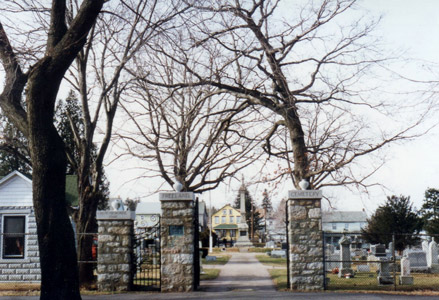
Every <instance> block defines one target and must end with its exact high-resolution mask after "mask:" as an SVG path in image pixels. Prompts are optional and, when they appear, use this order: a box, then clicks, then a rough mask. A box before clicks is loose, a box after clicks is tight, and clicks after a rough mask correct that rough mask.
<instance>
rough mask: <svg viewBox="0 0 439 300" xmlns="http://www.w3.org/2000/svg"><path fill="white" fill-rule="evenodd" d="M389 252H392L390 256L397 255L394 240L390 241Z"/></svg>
mask: <svg viewBox="0 0 439 300" xmlns="http://www.w3.org/2000/svg"><path fill="white" fill-rule="evenodd" d="M389 252H390V256H393V255H395V249H394V248H393V243H392V242H390V243H389Z"/></svg>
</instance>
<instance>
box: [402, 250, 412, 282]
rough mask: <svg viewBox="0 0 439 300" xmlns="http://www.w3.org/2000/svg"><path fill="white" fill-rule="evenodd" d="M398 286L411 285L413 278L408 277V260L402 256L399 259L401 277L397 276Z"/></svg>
mask: <svg viewBox="0 0 439 300" xmlns="http://www.w3.org/2000/svg"><path fill="white" fill-rule="evenodd" d="M399 284H400V285H412V284H413V276H411V275H410V259H409V258H408V257H407V256H404V257H403V258H402V259H401V276H399Z"/></svg>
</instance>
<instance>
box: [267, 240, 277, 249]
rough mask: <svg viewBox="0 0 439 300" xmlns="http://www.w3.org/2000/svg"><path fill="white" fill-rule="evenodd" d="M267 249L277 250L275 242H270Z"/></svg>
mask: <svg viewBox="0 0 439 300" xmlns="http://www.w3.org/2000/svg"><path fill="white" fill-rule="evenodd" d="M265 248H276V243H275V242H273V241H268V242H267V243H266V244H265Z"/></svg>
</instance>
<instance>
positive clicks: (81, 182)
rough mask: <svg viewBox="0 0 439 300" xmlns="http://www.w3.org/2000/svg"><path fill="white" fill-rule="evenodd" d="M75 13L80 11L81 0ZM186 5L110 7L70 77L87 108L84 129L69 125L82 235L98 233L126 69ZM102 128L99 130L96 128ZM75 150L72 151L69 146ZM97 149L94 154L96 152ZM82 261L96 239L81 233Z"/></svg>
mask: <svg viewBox="0 0 439 300" xmlns="http://www.w3.org/2000/svg"><path fill="white" fill-rule="evenodd" d="M71 4H72V5H71V8H70V9H71V11H76V10H77V9H78V6H77V3H76V1H72V3H71ZM185 7H186V6H185V5H179V4H178V1H175V2H174V3H173V4H172V5H168V4H166V5H165V4H163V3H160V1H145V0H142V1H134V0H129V1H121V2H119V3H117V4H113V5H111V12H108V13H106V12H104V13H103V14H102V15H101V16H100V18H99V22H97V23H96V25H95V26H94V27H93V29H92V33H91V34H90V35H89V37H88V40H87V43H86V46H85V47H84V49H82V50H81V51H80V52H79V54H78V56H77V58H76V64H75V65H74V67H73V68H71V69H70V72H69V74H68V76H67V77H66V79H67V80H68V81H69V82H70V84H71V85H72V86H73V87H74V89H75V90H77V91H78V92H79V95H80V106H81V109H82V116H83V117H82V120H81V121H82V124H81V129H80V128H78V127H77V125H76V124H75V122H73V121H71V122H70V125H71V128H72V131H73V132H74V137H75V146H76V149H77V151H78V153H79V155H78V156H79V159H75V157H74V155H72V151H67V154H68V155H67V157H68V159H69V162H70V164H71V165H72V166H73V167H74V168H75V169H76V173H77V175H78V192H79V211H78V212H77V213H76V214H75V221H76V227H77V232H78V233H90V232H95V231H96V229H97V228H96V227H97V224H96V210H97V206H98V200H99V198H100V191H99V187H100V186H101V182H102V175H103V161H104V157H105V155H106V153H107V149H108V147H109V144H110V141H111V137H112V134H113V123H114V120H115V117H116V112H117V108H118V105H119V102H120V100H121V98H123V97H124V95H125V94H126V87H127V85H128V83H129V82H130V80H131V75H130V74H129V73H127V72H126V67H127V65H129V64H130V61H131V59H132V58H133V57H134V55H135V54H136V53H137V52H138V51H139V49H141V47H143V45H144V44H145V43H147V42H148V40H149V39H151V38H154V37H156V36H158V35H160V34H161V33H163V32H165V31H166V30H168V28H172V26H173V24H172V20H173V18H174V17H175V16H176V15H178V14H180V13H181V12H182V11H184V10H185V9H186V8H185ZM99 126H100V127H101V130H100V133H101V134H98V133H97V129H98V128H99ZM70 150H72V149H70ZM93 151H96V155H95V157H94V156H93V155H92V154H93ZM77 240H78V259H79V260H80V261H89V260H91V257H92V253H91V248H92V247H91V245H92V242H93V240H92V237H91V236H90V235H79V236H78V239H77ZM79 272H80V279H81V283H86V282H89V281H91V280H92V279H93V269H92V265H91V264H85V263H84V264H80V265H79Z"/></svg>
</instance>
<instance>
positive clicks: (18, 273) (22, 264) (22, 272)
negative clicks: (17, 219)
mask: <svg viewBox="0 0 439 300" xmlns="http://www.w3.org/2000/svg"><path fill="white" fill-rule="evenodd" d="M3 215H6V216H14V215H17V216H26V223H25V226H26V236H25V247H24V253H25V254H24V258H16V259H3V258H2V255H3V254H2V253H1V254H0V282H29V283H30V282H40V281H41V271H40V256H39V251H38V237H37V224H36V221H35V215H34V214H33V211H32V208H31V207H1V208H0V228H3V224H1V222H2V219H3V218H2V216H3ZM0 244H1V242H0ZM0 252H1V251H0Z"/></svg>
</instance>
